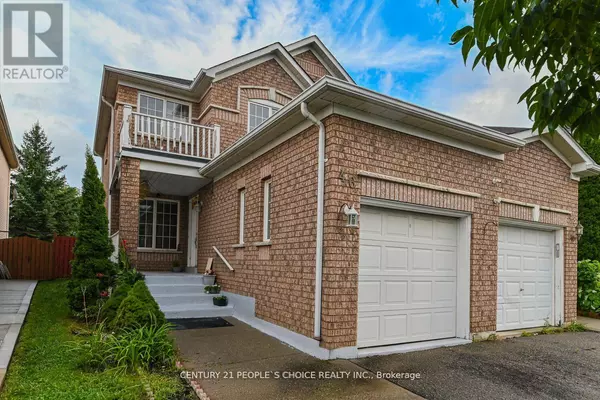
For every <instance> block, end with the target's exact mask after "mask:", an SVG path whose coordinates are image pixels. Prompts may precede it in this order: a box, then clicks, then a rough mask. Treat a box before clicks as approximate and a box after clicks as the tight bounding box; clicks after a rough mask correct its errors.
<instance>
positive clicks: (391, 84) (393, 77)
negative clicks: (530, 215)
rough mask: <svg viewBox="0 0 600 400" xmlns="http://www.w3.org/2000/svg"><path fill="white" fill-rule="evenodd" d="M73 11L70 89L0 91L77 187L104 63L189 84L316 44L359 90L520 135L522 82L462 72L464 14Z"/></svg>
mask: <svg viewBox="0 0 600 400" xmlns="http://www.w3.org/2000/svg"><path fill="white" fill-rule="evenodd" d="M441 3H442V4H441V5H437V4H436V2H435V0H414V1H411V0H337V1H332V2H329V1H319V0H161V1H133V0H95V1H84V0H71V16H70V17H71V20H70V22H71V35H70V41H71V82H70V83H68V84H1V83H0V94H1V95H2V98H3V101H4V104H5V107H6V110H7V114H8V118H9V122H10V125H11V128H12V132H13V135H14V136H15V140H16V142H17V143H18V144H20V141H21V137H22V133H23V132H24V131H25V130H27V129H28V128H30V127H31V125H32V124H33V123H34V122H35V121H36V120H39V121H40V123H41V124H42V126H43V127H44V128H45V130H46V133H47V134H48V136H49V137H50V139H51V140H52V141H53V143H54V146H55V148H56V153H57V154H58V155H60V156H61V157H62V162H63V163H65V164H67V165H68V167H67V170H66V174H67V179H68V180H69V183H70V184H72V185H75V186H80V180H81V175H82V172H83V165H84V162H83V152H84V149H85V145H86V144H90V145H91V143H92V140H93V135H94V128H95V122H96V113H97V107H98V96H99V89H100V80H101V77H102V75H101V74H102V66H103V65H104V64H108V65H114V66H119V67H123V68H132V69H139V70H145V71H149V72H155V73H161V74H167V75H174V76H178V77H182V78H190V79H191V78H193V77H194V76H195V75H196V73H197V72H198V70H199V69H200V68H202V67H210V66H212V65H215V64H217V63H219V62H222V61H224V60H227V59H230V58H232V57H235V56H237V55H240V54H243V53H246V52H249V51H252V50H254V49H256V48H259V47H262V46H264V45H267V44H270V43H273V42H275V41H279V42H281V43H283V44H287V43H290V42H293V41H295V40H298V39H300V38H302V37H305V36H308V35H311V34H317V35H319V37H320V38H321V40H323V42H324V43H325V44H326V45H327V46H328V47H329V48H330V49H331V50H332V52H333V53H334V54H335V55H336V57H337V58H338V60H339V61H340V62H341V63H342V64H343V65H344V66H345V67H346V69H347V70H348V71H349V73H350V74H351V75H352V77H353V78H354V79H355V80H356V82H357V83H358V84H359V85H361V86H366V87H369V88H372V89H375V90H378V91H380V92H383V93H386V94H389V95H392V96H394V97H398V98H400V99H402V100H406V101H409V102H413V103H416V104H419V105H422V106H425V107H429V108H432V109H435V110H437V111H441V112H444V113H447V114H451V115H454V116H456V117H459V118H463V119H465V120H468V121H471V122H475V123H479V124H488V125H518V126H521V125H525V126H526V125H528V124H529V121H528V119H527V113H526V110H525V109H524V107H523V106H522V105H517V104H516V101H517V99H518V97H519V95H520V93H521V92H522V91H523V90H524V89H526V88H527V86H528V85H529V83H530V80H529V77H528V76H527V74H526V73H524V72H522V71H517V72H512V71H511V72H502V73H501V72H499V71H495V70H492V73H491V74H488V73H487V71H485V70H483V69H481V68H478V69H476V70H475V71H471V69H470V68H467V67H465V66H464V64H463V63H462V59H461V55H460V49H459V48H456V47H452V46H449V45H448V41H449V38H450V36H451V34H452V32H454V31H455V30H456V29H457V28H458V27H461V26H463V25H464V24H465V23H467V22H470V15H471V8H470V6H469V5H468V4H467V5H461V7H460V8H459V9H456V8H455V7H454V6H452V5H451V3H450V0H441Z"/></svg>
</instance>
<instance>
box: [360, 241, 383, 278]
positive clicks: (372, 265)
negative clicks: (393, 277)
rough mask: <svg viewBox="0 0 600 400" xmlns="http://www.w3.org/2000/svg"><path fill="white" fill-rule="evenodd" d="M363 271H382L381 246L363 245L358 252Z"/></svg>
mask: <svg viewBox="0 0 600 400" xmlns="http://www.w3.org/2000/svg"><path fill="white" fill-rule="evenodd" d="M358 263H359V265H360V268H361V270H363V271H364V270H379V269H381V246H378V245H366V244H361V245H360V247H359V251H358Z"/></svg>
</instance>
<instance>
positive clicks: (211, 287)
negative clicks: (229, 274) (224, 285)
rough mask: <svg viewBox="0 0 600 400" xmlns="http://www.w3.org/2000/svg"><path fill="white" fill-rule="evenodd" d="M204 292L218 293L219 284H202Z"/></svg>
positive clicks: (219, 289) (219, 291)
mask: <svg viewBox="0 0 600 400" xmlns="http://www.w3.org/2000/svg"><path fill="white" fill-rule="evenodd" d="M204 293H208V294H219V293H221V286H219V285H207V286H204Z"/></svg>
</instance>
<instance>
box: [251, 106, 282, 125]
mask: <svg viewBox="0 0 600 400" xmlns="http://www.w3.org/2000/svg"><path fill="white" fill-rule="evenodd" d="M280 108H281V104H277V103H275V102H272V101H269V100H262V99H256V100H250V101H249V102H248V132H252V131H253V130H254V129H255V128H256V127H258V126H259V125H260V124H262V123H263V122H265V121H266V120H268V119H269V118H271V116H273V114H275V113H276V112H277V111H279V109H280Z"/></svg>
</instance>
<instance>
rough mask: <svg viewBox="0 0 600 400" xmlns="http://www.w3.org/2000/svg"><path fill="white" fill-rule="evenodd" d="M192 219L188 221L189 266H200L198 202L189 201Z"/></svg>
mask: <svg viewBox="0 0 600 400" xmlns="http://www.w3.org/2000/svg"><path fill="white" fill-rule="evenodd" d="M189 210H190V219H189V223H188V265H187V266H188V267H193V268H197V267H198V204H197V202H196V201H194V200H190V202H189Z"/></svg>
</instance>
